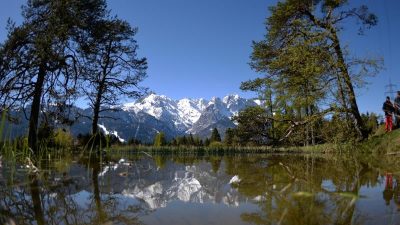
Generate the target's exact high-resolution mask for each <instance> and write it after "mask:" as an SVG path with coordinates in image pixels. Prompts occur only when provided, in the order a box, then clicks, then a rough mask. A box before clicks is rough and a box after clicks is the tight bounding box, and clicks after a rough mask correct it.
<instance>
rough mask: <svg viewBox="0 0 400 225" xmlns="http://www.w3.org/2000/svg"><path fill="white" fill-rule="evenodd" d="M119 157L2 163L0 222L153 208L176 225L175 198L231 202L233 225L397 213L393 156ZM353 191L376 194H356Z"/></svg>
mask: <svg viewBox="0 0 400 225" xmlns="http://www.w3.org/2000/svg"><path fill="white" fill-rule="evenodd" d="M119 159H120V158H116V160H108V161H106V162H103V161H102V160H100V159H98V158H90V159H80V160H78V161H77V162H75V163H71V164H68V165H65V166H60V165H59V164H57V163H59V162H56V163H55V165H50V164H49V165H46V166H41V170H40V173H39V174H29V173H28V172H27V171H26V170H24V169H21V167H18V166H17V167H16V169H15V168H13V169H11V168H12V166H7V165H6V163H3V165H2V166H3V168H2V173H1V175H0V185H1V187H0V217H2V218H1V219H0V222H3V221H5V219H6V218H13V219H14V220H15V221H16V222H17V224H39V225H41V224H138V223H141V221H143V219H145V218H146V216H147V217H148V216H150V217H151V216H152V215H156V212H157V211H162V210H167V211H166V212H168V213H170V214H171V213H172V214H173V215H172V216H173V217H176V218H177V219H178V221H179V218H183V217H184V216H185V213H186V212H185V209H184V208H173V207H172V208H170V204H172V205H173V202H176V201H181V202H185V204H186V206H189V205H188V204H192V205H193V206H195V207H207V204H205V203H212V204H214V205H220V206H221V207H220V208H219V209H220V210H225V211H227V212H229V210H231V207H232V206H234V207H236V208H239V211H240V218H241V220H242V221H238V224H241V223H251V224H281V225H283V224H311V225H312V224H315V225H319V224H376V223H377V222H378V223H383V224H385V223H388V222H390V221H391V220H395V219H400V217H399V215H400V212H397V211H398V210H399V209H400V207H399V203H400V197H399V196H400V187H399V185H398V182H397V181H398V175H400V174H398V173H396V172H393V171H400V170H399V169H400V168H399V165H397V162H396V159H394V158H382V157H381V158H379V160H376V159H377V158H375V157H371V156H365V155H361V156H360V155H357V156H355V155H354V156H343V155H342V156H337V155H309V154H307V155H246V154H241V155H229V156H220V155H207V154H203V155H193V156H190V155H170V156H165V155H155V156H153V157H151V158H150V157H148V156H142V157H137V156H132V157H131V158H130V159H129V157H128V158H127V157H125V160H127V161H129V162H126V161H125V160H119ZM71 161H72V160H71ZM14 166H15V165H14ZM10 171H17V172H10ZM391 171H392V172H391ZM11 174H14V175H12V176H11ZM363 188H364V190H365V189H368V190H373V191H374V192H372V193H377V195H379V196H378V197H379V198H374V197H375V194H369V195H368V196H363V195H365V193H366V192H365V191H363ZM364 199H371V200H370V203H372V205H378V204H382V205H383V206H384V207H392V208H390V209H394V212H392V214H390V215H388V214H385V211H380V212H375V211H374V209H373V208H368V207H366V206H365V204H364V205H363V204H360V202H362V200H364ZM375 199H377V200H375ZM392 202H393V203H392ZM248 204H251V205H254V206H256V207H255V208H256V209H257V210H254V207H253V208H251V207H250V208H248V207H247V206H248ZM386 204H388V205H387V206H385V205H386ZM200 205H203V206H200ZM200 209H201V208H199V213H201V212H202V210H200ZM249 209H252V210H249ZM236 212H237V211H236ZM369 214H372V215H375V216H378V217H379V218H380V217H382V218H386V220H382V221H381V220H380V219H378V218H371V216H369ZM157 215H158V216H160V214H157ZM206 216H207V215H204V218H205V217H206ZM236 216H238V215H236ZM161 218H162V217H161ZM139 219H140V220H139ZM207 219H210V218H207ZM212 219H213V218H211V219H210V221H212ZM214 219H215V218H214ZM160 221H161V222H162V219H160ZM182 221H183V222H182V224H184V221H185V220H184V219H182ZM204 221H206V220H204ZM204 221H201V220H200V221H194V222H197V223H199V224H201V223H204ZM215 221H224V218H218V220H215ZM161 222H160V224H162V223H161Z"/></svg>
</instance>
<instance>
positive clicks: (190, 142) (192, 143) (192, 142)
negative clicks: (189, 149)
mask: <svg viewBox="0 0 400 225" xmlns="http://www.w3.org/2000/svg"><path fill="white" fill-rule="evenodd" d="M188 145H196V144H195V141H194V138H193V134H192V133H190V134H189V138H188Z"/></svg>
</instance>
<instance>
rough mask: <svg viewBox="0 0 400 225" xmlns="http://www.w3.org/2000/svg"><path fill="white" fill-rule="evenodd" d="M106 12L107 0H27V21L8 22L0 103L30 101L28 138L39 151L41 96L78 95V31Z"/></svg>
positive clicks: (1, 52) (0, 52)
mask: <svg viewBox="0 0 400 225" xmlns="http://www.w3.org/2000/svg"><path fill="white" fill-rule="evenodd" d="M105 13H106V3H105V1H104V0H93V1H89V0H84V1H76V0H54V1H45V0H28V1H27V3H26V5H25V6H24V7H23V8H22V16H23V20H24V21H23V23H22V24H21V25H19V26H16V25H15V24H14V23H12V22H9V24H8V36H7V40H6V41H5V43H4V44H3V45H2V46H1V48H0V101H1V106H0V108H1V110H7V109H13V108H23V109H25V107H27V106H30V110H29V113H30V115H29V133H28V143H29V147H30V148H31V149H33V150H34V151H35V152H36V151H37V150H38V146H37V140H38V137H37V133H38V132H37V131H38V123H39V116H40V111H41V108H42V101H43V100H44V99H45V98H48V99H51V98H55V99H57V101H59V100H60V98H63V99H64V100H65V99H66V98H68V97H69V96H72V95H73V94H75V92H76V90H75V84H76V80H77V77H78V75H79V70H78V69H77V68H78V65H77V60H76V58H75V56H76V52H77V48H79V45H78V44H77V41H76V40H77V34H79V33H81V32H82V31H84V30H86V29H88V27H90V25H91V22H92V21H96V20H97V19H98V18H101V17H103V16H104V15H105ZM62 96H63V97H62Z"/></svg>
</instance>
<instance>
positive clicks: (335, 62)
mask: <svg viewBox="0 0 400 225" xmlns="http://www.w3.org/2000/svg"><path fill="white" fill-rule="evenodd" d="M346 3H347V1H346V0H337V1H331V0H317V1H309V0H306V1H303V0H286V1H280V2H278V3H277V5H276V6H274V7H271V8H270V11H271V16H270V17H269V18H268V19H267V22H266V26H267V30H268V33H267V35H266V39H265V40H262V41H260V42H254V44H253V54H252V56H251V63H250V64H251V67H252V68H253V69H255V70H256V71H258V72H262V73H266V74H267V76H266V80H267V81H268V82H266V83H268V84H271V87H272V88H273V89H275V91H276V94H275V95H276V96H275V102H276V103H275V104H276V105H280V106H281V108H282V109H284V110H285V112H284V113H283V114H284V115H290V114H293V115H297V116H298V118H294V119H297V120H302V121H306V120H308V119H309V116H311V119H310V121H314V119H315V118H316V117H315V116H313V115H314V114H315V113H319V112H318V111H321V112H325V113H321V116H324V114H326V113H334V112H336V113H344V114H346V115H347V118H349V119H348V120H351V121H352V124H353V126H352V127H353V128H354V130H355V131H356V132H357V136H358V137H359V138H360V139H363V138H366V137H367V132H366V131H365V129H364V122H363V120H362V118H361V115H360V112H359V109H358V105H357V101H356V95H355V91H354V87H355V85H358V84H361V83H363V76H365V75H373V74H376V73H377V70H378V69H379V68H380V65H379V61H376V60H371V59H365V60H363V59H356V60H352V61H350V60H349V59H348V58H346V57H347V55H346V54H345V51H344V50H343V48H342V46H341V42H340V39H339V36H338V31H339V30H341V29H342V22H343V21H345V20H346V19H349V18H354V19H356V20H358V21H359V22H360V24H362V27H361V28H360V31H363V30H364V29H365V28H369V27H371V26H374V25H376V23H377V17H376V16H375V15H374V14H372V13H370V12H369V11H368V8H367V7H366V6H361V7H359V8H352V9H349V8H348V7H346ZM288 60H289V61H288ZM350 66H354V67H352V69H351V68H350ZM360 68H361V69H360ZM356 69H360V73H358V74H357V73H351V71H355V70H356ZM299 91H301V92H299ZM296 93H298V94H296ZM332 93H333V94H332ZM335 93H337V94H335ZM282 96H283V97H282ZM287 96H290V97H291V98H287ZM281 97H282V98H281ZM298 97H302V98H300V99H303V100H304V101H299V98H298ZM304 97H305V98H304ZM329 97H333V99H335V100H334V101H331V102H325V104H324V105H328V106H329V107H328V108H325V109H320V108H319V107H315V106H321V105H322V104H319V105H318V103H321V101H322V100H325V101H329V100H328V99H332V98H329ZM296 102H300V103H301V104H300V105H292V106H293V107H292V106H290V105H287V103H289V104H290V103H296ZM336 102H339V103H340V104H339V105H338V104H336ZM316 103H317V105H316ZM288 106H289V107H288ZM313 108H314V109H313ZM301 111H303V112H302V115H306V116H307V118H306V120H304V118H301V117H300V116H299V113H298V112H301ZM302 124H309V123H302ZM312 128H313V126H310V130H311V129H312ZM307 133H311V132H309V131H308V132H307Z"/></svg>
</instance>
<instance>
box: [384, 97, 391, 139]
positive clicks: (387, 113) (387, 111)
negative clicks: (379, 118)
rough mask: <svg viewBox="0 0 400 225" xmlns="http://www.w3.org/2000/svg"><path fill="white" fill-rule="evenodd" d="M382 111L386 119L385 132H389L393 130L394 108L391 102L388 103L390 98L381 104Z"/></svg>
mask: <svg viewBox="0 0 400 225" xmlns="http://www.w3.org/2000/svg"><path fill="white" fill-rule="evenodd" d="M382 110H383V111H384V112H385V119H386V126H385V130H386V132H390V131H392V129H393V113H394V107H393V104H392V102H391V101H390V97H389V96H387V97H386V101H385V102H384V103H383V107H382Z"/></svg>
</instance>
